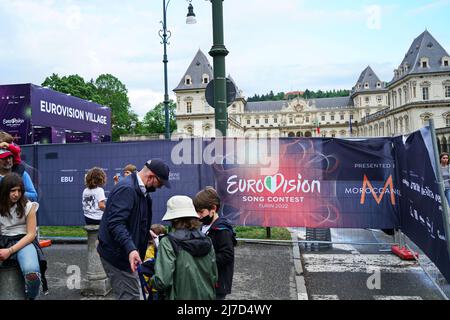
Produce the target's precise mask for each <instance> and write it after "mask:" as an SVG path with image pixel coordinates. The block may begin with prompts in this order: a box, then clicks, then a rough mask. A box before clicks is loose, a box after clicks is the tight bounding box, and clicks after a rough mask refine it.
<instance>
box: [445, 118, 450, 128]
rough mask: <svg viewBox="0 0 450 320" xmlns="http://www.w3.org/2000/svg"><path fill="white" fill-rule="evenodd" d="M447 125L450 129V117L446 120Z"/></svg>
mask: <svg viewBox="0 0 450 320" xmlns="http://www.w3.org/2000/svg"><path fill="white" fill-rule="evenodd" d="M445 125H446V126H447V127H450V116H447V117H446V118H445Z"/></svg>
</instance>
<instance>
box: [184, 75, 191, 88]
mask: <svg viewBox="0 0 450 320" xmlns="http://www.w3.org/2000/svg"><path fill="white" fill-rule="evenodd" d="M184 84H185V85H187V86H190V85H191V84H192V79H191V77H190V76H186V78H184Z"/></svg>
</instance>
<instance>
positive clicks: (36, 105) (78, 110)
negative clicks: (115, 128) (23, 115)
mask: <svg viewBox="0 0 450 320" xmlns="http://www.w3.org/2000/svg"><path fill="white" fill-rule="evenodd" d="M31 106H32V112H33V125H38V126H46V127H55V126H56V127H60V128H65V129H71V130H78V131H83V132H92V131H96V132H98V133H99V134H104V135H111V109H110V108H108V107H105V106H101V105H99V104H97V103H94V102H91V101H87V100H83V99H80V98H77V97H72V96H70V95H67V94H64V93H60V92H57V91H54V90H51V89H47V88H42V87H39V86H35V85H31Z"/></svg>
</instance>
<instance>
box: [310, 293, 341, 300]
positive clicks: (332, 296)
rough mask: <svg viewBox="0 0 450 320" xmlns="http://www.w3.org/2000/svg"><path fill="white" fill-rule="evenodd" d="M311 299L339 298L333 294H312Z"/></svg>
mask: <svg viewBox="0 0 450 320" xmlns="http://www.w3.org/2000/svg"><path fill="white" fill-rule="evenodd" d="M311 300H339V297H338V296H337V295H335V294H329V295H325V294H313V295H312V296H311Z"/></svg>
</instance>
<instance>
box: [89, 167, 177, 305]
mask: <svg viewBox="0 0 450 320" xmlns="http://www.w3.org/2000/svg"><path fill="white" fill-rule="evenodd" d="M163 186H165V187H167V188H170V183H169V167H168V166H167V164H165V163H164V162H163V161H162V160H159V159H153V160H149V161H147V162H146V163H145V165H144V167H143V168H142V169H141V170H140V171H139V172H134V173H132V174H131V175H130V176H129V177H128V178H127V179H123V180H121V181H119V183H118V184H116V185H115V186H114V187H113V189H112V190H111V193H110V195H109V197H108V201H107V202H106V208H105V211H104V213H103V217H102V220H101V223H100V229H99V235H98V241H99V243H98V246H97V251H98V253H99V255H100V260H101V261H102V264H103V267H104V269H105V272H106V274H107V275H108V277H109V278H110V280H111V287H112V289H113V292H114V294H115V296H116V298H117V299H119V300H140V299H141V292H140V283H139V278H138V274H137V272H136V269H137V267H138V265H140V264H142V260H143V259H144V257H145V252H146V250H147V245H148V242H149V238H150V227H151V223H152V198H151V196H150V193H152V192H154V191H156V189H159V188H162V187H163Z"/></svg>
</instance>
